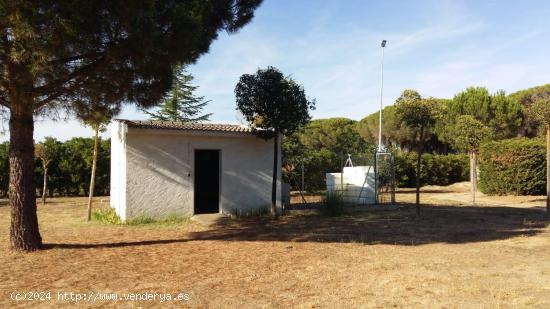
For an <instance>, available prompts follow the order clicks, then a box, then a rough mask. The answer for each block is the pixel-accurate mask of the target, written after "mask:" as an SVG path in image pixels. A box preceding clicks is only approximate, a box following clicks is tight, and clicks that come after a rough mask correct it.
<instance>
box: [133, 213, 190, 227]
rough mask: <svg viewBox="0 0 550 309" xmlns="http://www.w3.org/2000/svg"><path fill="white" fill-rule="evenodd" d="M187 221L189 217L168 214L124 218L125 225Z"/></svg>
mask: <svg viewBox="0 0 550 309" xmlns="http://www.w3.org/2000/svg"><path fill="white" fill-rule="evenodd" d="M187 222H189V217H182V216H176V215H170V216H166V217H162V218H151V217H147V216H139V217H136V218H133V219H130V220H126V223H125V224H126V225H147V224H151V225H176V224H181V223H187Z"/></svg>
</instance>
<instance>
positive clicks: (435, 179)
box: [395, 152, 470, 187]
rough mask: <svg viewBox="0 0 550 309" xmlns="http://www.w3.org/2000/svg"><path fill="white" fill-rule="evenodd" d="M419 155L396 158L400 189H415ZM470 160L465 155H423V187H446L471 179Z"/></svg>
mask: <svg viewBox="0 0 550 309" xmlns="http://www.w3.org/2000/svg"><path fill="white" fill-rule="evenodd" d="M416 160H417V154H416V153H414V152H410V153H399V154H398V155H397V156H396V157H395V166H396V172H395V177H396V184H397V186H398V187H414V186H415V184H416V183H415V181H416ZM469 172H470V170H469V159H468V156H467V155H464V154H456V155H455V154H450V155H432V154H423V155H422V168H421V171H420V184H421V185H439V186H446V185H450V184H453V183H455V182H460V181H467V180H468V178H469Z"/></svg>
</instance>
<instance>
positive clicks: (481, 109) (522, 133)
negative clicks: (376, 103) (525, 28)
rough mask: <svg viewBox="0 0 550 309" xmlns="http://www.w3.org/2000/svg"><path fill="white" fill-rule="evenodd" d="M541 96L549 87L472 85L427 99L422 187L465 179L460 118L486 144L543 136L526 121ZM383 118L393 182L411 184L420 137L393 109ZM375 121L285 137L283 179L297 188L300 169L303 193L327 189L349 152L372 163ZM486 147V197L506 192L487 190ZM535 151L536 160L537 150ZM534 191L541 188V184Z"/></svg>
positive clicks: (343, 121)
mask: <svg viewBox="0 0 550 309" xmlns="http://www.w3.org/2000/svg"><path fill="white" fill-rule="evenodd" d="M540 98H550V84H548V85H543V86H538V87H533V88H529V89H526V90H522V91H518V92H516V93H513V94H510V95H507V94H506V93H504V91H497V92H495V93H490V92H489V91H488V90H487V89H486V88H483V87H470V88H467V89H465V90H464V91H462V92H460V93H458V94H456V95H455V96H453V98H451V99H438V98H426V99H428V100H432V101H433V102H435V106H436V107H437V113H438V117H437V120H436V123H435V125H434V126H433V127H431V128H430V129H429V131H428V132H425V134H424V151H425V152H426V154H425V155H423V157H422V158H423V160H422V161H423V166H422V171H421V175H420V176H421V182H422V184H423V185H427V184H437V185H446V184H450V183H453V182H457V181H466V180H468V175H469V162H468V155H467V152H465V151H464V150H463V149H461V147H459V145H458V144H457V142H456V138H455V137H456V136H457V135H458V134H462V131H460V129H457V128H460V124H458V123H457V121H461V119H465V118H463V117H461V116H465V115H467V116H471V119H475V120H477V121H479V122H480V123H482V124H483V125H484V126H485V127H486V128H487V130H488V131H489V133H490V134H489V136H490V139H489V140H488V141H483V142H484V143H490V142H494V141H503V140H508V139H513V138H518V137H523V138H524V139H532V138H536V137H538V136H541V135H543V134H544V133H545V130H544V128H542V127H540V125H537V124H536V123H535V122H534V121H533V119H530V117H529V116H528V112H527V109H528V107H529V106H530V104H531V103H533V102H534V101H535V100H538V99H540ZM382 115H383V123H382V125H383V129H382V133H383V134H382V140H383V143H384V145H386V147H387V148H388V149H390V150H392V151H394V153H395V154H396V169H397V170H396V176H397V184H398V186H412V184H413V183H414V178H415V171H414V166H413V165H414V162H413V161H414V160H413V158H412V153H414V152H416V151H417V147H418V144H419V143H418V141H419V140H418V136H417V134H416V132H414V131H413V130H411V129H410V128H408V127H406V126H405V125H404V124H403V122H402V121H401V120H400V119H399V117H398V115H397V113H396V110H395V106H394V105H390V106H386V107H385V108H384V109H383V110H382ZM378 117H379V115H378V112H375V113H372V114H370V115H368V116H366V117H365V118H363V119H361V120H359V121H355V120H351V119H347V118H329V119H317V120H313V121H311V122H310V123H309V124H308V125H307V126H306V127H305V128H303V129H302V130H301V131H300V132H297V133H295V134H293V135H291V136H286V137H285V139H284V142H283V158H284V162H283V166H284V170H283V176H284V178H285V180H286V181H288V182H290V184H291V186H292V187H293V188H294V189H298V188H299V187H300V186H301V181H302V166H303V169H304V183H305V189H306V190H312V191H313V190H322V189H324V187H325V184H324V178H325V173H327V172H338V171H339V170H340V169H341V166H342V164H343V162H345V160H346V159H347V154H350V155H351V157H352V160H353V162H354V164H356V165H368V164H370V163H371V162H372V158H371V157H372V153H373V151H374V150H375V149H376V146H377V143H378V119H379V118H378ZM462 130H463V129H462ZM516 144H517V143H511V144H510V145H511V146H515V145H516ZM489 149H493V148H488V147H482V149H481V150H480V152H481V153H482V154H483V160H481V162H480V173H481V175H480V177H481V180H480V181H481V184H480V186H481V189H482V190H488V193H489V191H490V192H491V193H498V194H504V193H503V192H502V191H498V190H497V191H495V190H489V189H486V188H488V186H487V183H486V179H487V175H486V174H485V178H484V177H483V173H487V168H486V166H483V164H486V163H487V162H488V161H487V159H486V158H487V157H488V156H490V155H489V154H488V151H489ZM537 149H538V148H537ZM499 151H500V150H499ZM537 151H538V155H539V156H540V150H537ZM537 158H538V157H537ZM539 159H540V158H539ZM539 159H537V160H539ZM542 160H543V161H544V157H543V158H542ZM537 162H538V161H537ZM539 174H540V172H538V174H537V175H539ZM537 181H538V180H537ZM543 181H544V179H543ZM535 187H536V188H540V184H537V185H536V186H535ZM514 190H515V192H519V193H523V192H540V190H539V189H535V190H530V189H529V190H520V189H518V188H516V189H514ZM509 193H513V192H509Z"/></svg>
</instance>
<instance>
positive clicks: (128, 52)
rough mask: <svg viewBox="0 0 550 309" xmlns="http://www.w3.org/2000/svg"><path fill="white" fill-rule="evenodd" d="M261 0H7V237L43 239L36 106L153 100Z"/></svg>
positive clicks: (1, 53)
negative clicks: (37, 179) (38, 207)
mask: <svg viewBox="0 0 550 309" xmlns="http://www.w3.org/2000/svg"><path fill="white" fill-rule="evenodd" d="M260 2H261V0H246V1H240V0H219V1H213V0H210V1H208V0H189V1H152V0H146V1H139V2H128V1H82V0H77V1H44V0H38V1H24V0H22V1H12V0H0V20H2V23H1V25H0V67H1V71H2V72H4V74H2V75H1V76H0V104H1V105H2V106H3V107H5V108H7V109H9V111H10V113H9V114H10V121H9V132H10V186H9V187H10V194H9V197H10V204H11V207H12V211H11V227H10V242H11V246H12V248H14V249H18V250H27V251H30V250H35V249H39V248H40V247H41V245H42V238H41V236H40V232H39V229H38V220H37V216H36V200H35V184H34V163H35V162H34V144H33V131H34V115H35V114H42V115H43V116H44V117H48V116H51V115H52V113H51V110H52V109H56V108H66V109H68V110H72V109H73V107H74V102H75V100H78V99H80V98H82V97H92V98H96V97H101V98H102V100H101V101H102V102H105V103H108V104H111V105H114V106H117V105H120V104H122V103H123V102H132V103H136V104H137V105H138V106H139V107H140V108H147V107H150V106H152V105H154V104H155V102H158V100H159V99H160V98H161V97H162V96H163V95H164V94H165V92H166V91H167V90H168V89H170V86H171V83H172V80H171V75H172V69H173V67H174V66H176V65H182V64H183V65H185V64H189V63H192V62H194V61H196V60H197V59H198V58H199V56H201V55H202V54H204V53H206V52H208V49H209V46H210V43H211V42H212V41H213V40H214V39H216V38H217V36H218V32H219V31H220V30H226V31H228V32H235V31H237V30H238V29H240V28H241V27H243V26H244V25H245V24H246V23H248V22H249V21H250V20H251V18H252V17H253V13H254V10H255V9H256V8H257V7H258V5H259V4H260Z"/></svg>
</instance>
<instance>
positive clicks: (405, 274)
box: [0, 187, 550, 308]
mask: <svg viewBox="0 0 550 309" xmlns="http://www.w3.org/2000/svg"><path fill="white" fill-rule="evenodd" d="M424 189H425V192H424V193H423V194H422V202H423V203H425V204H426V205H423V211H422V216H421V217H420V218H416V217H415V215H414V208H413V207H412V206H411V205H410V204H408V203H409V202H411V201H413V200H414V192H413V191H412V190H401V191H400V192H399V193H398V195H397V199H398V201H399V202H401V203H402V204H401V207H400V208H399V210H396V211H379V212H369V211H366V212H359V213H354V214H353V215H347V216H342V217H337V218H327V217H321V216H317V215H314V214H312V212H311V211H294V212H292V213H291V214H290V215H289V216H285V217H283V218H281V219H279V220H269V219H247V220H238V221H234V220H224V221H223V222H220V223H219V224H218V225H215V226H213V227H204V226H200V225H198V224H197V223H194V222H193V221H187V222H184V223H181V222H180V223H177V224H147V225H137V226H114V225H101V224H98V223H93V222H92V223H87V222H85V221H84V220H83V218H84V214H85V199H84V198H70V199H52V200H51V201H50V202H49V203H47V204H46V205H45V206H38V209H39V211H38V215H39V220H40V228H41V232H42V237H43V239H44V243H45V250H41V251H37V252H33V253H26V254H25V253H18V252H13V251H11V250H9V249H8V247H9V236H8V233H7V232H8V230H9V207H7V206H6V202H5V201H4V202H1V201H0V248H2V249H1V251H0V265H1V267H0V307H29V306H36V307H75V306H78V307H120V306H123V307H182V306H189V307H218V308H222V307H224V308H228V307H229V308H233V307H239V308H241V307H244V308H257V307H285V308H286V307H302V308H312V307H315V308H318V307H321V308H351V307H379V308H386V307H417V308H426V307H428V308H430V307H434V308H440V307H445V308H495V307H505V308H508V307H509V308H524V307H532V308H550V227H549V225H548V224H549V221H548V220H547V219H546V217H545V215H544V213H543V212H542V207H541V205H543V204H544V201H542V202H541V201H540V197H535V198H532V199H533V200H529V201H523V202H522V201H519V200H516V198H509V199H507V200H506V198H502V197H499V198H496V199H493V198H489V197H486V198H487V199H488V201H489V200H490V201H491V205H489V204H487V205H480V206H475V207H474V206H469V205H468V202H467V201H468V196H467V193H466V192H464V190H462V191H461V190H460V189H457V188H433V187H427V188H424ZM445 194H446V195H445ZM456 194H458V196H463V195H464V194H466V195H464V196H465V198H466V200H465V201H466V202H464V201H463V200H460V199H457V198H456V196H457V195H456ZM461 194H462V195H461ZM449 199H450V200H449ZM98 200H100V199H98ZM520 200H521V199H520ZM103 202H104V203H106V201H105V200H104V201H103ZM499 204H500V206H499ZM28 291H39V292H40V291H46V292H47V291H50V292H51V293H52V295H51V296H52V300H51V301H28V300H27V301H12V300H11V299H10V298H11V296H10V294H11V293H12V292H28ZM58 292H73V293H90V292H94V293H96V292H101V293H115V292H116V293H121V294H123V293H145V292H149V293H180V292H181V293H188V294H189V299H190V300H189V301H172V302H163V303H161V302H160V301H159V300H158V299H157V300H156V301H118V302H114V301H99V300H98V301H89V302H88V301H86V302H84V301H80V302H78V303H76V302H74V301H62V300H58V294H57V293H58Z"/></svg>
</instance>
